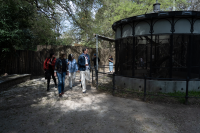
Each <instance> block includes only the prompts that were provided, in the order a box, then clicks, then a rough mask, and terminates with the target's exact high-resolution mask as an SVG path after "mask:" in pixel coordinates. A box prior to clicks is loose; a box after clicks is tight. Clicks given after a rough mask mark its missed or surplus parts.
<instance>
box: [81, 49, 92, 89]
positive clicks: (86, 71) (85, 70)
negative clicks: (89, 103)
mask: <svg viewBox="0 0 200 133" xmlns="http://www.w3.org/2000/svg"><path fill="white" fill-rule="evenodd" d="M82 51H83V53H82V54H81V55H80V56H79V57H78V65H79V70H80V75H81V84H82V92H83V93H86V84H87V80H90V56H89V55H88V54H87V53H88V49H87V48H83V49H82Z"/></svg>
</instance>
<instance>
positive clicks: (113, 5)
mask: <svg viewBox="0 0 200 133" xmlns="http://www.w3.org/2000/svg"><path fill="white" fill-rule="evenodd" d="M155 2H156V1H155V0H135V1H132V0H82V1H76V0H72V1H67V0H65V4H64V5H67V6H65V7H66V8H64V9H65V10H66V11H67V13H68V19H69V20H72V21H70V22H71V23H72V30H68V31H67V32H71V31H73V28H74V29H77V28H79V30H78V31H76V33H75V34H76V35H75V36H76V39H79V38H81V40H82V41H81V43H82V44H83V45H88V46H91V47H92V46H94V45H95V39H93V38H94V35H93V34H94V33H96V34H100V35H104V36H107V37H111V38H114V32H113V30H112V28H111V27H112V24H113V23H114V22H116V21H118V20H121V19H124V18H127V17H132V16H136V15H140V14H146V13H152V12H153V4H154V3H155ZM158 2H159V3H161V10H162V11H171V10H172V8H173V0H158ZM70 3H71V4H70ZM71 5H73V6H71ZM175 7H176V10H186V9H188V7H189V5H188V3H187V0H176V4H175ZM68 37H69V36H68ZM73 38H74V37H73ZM101 44H103V43H101ZM103 47H104V46H103Z"/></svg>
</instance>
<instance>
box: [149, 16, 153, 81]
mask: <svg viewBox="0 0 200 133" xmlns="http://www.w3.org/2000/svg"><path fill="white" fill-rule="evenodd" d="M150 32H151V51H150V74H149V76H150V78H151V77H152V45H153V18H151V30H150Z"/></svg>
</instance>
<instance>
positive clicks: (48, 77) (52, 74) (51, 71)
mask: <svg viewBox="0 0 200 133" xmlns="http://www.w3.org/2000/svg"><path fill="white" fill-rule="evenodd" d="M51 76H52V78H53V81H54V83H55V85H57V84H56V78H55V76H54V71H53V70H47V89H49V84H50V80H51Z"/></svg>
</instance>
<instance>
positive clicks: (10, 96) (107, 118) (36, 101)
mask: <svg viewBox="0 0 200 133" xmlns="http://www.w3.org/2000/svg"><path fill="white" fill-rule="evenodd" d="M67 85H68V83H67V81H66V89H68V88H69V87H68V86H67ZM87 88H88V91H87V93H86V94H83V93H81V89H80V84H76V87H74V88H73V90H72V91H71V90H66V92H65V94H64V96H63V97H62V98H59V97H58V92H57V89H56V88H54V87H53V84H52V86H51V90H50V92H46V81H45V80H44V79H41V78H39V79H35V80H31V81H27V82H25V83H22V84H19V85H17V86H15V87H13V88H11V89H9V90H7V91H4V92H0V133H1V132H3V133H22V132H27V133H32V132H35V133H41V132H45V133H49V132H50V133H57V132H59V133H60V132H63V133H79V132H80V133H85V132H89V133H94V132H95V133H96V132H97V133H129V132H130V133H132V132H136V133H161V132H164V133H165V132H166V133H168V132H169V133H175V132H177V133H178V132H185V133H198V132H200V107H195V106H186V105H169V104H150V103H145V102H142V101H136V100H131V99H124V98H119V97H113V96H111V95H108V94H104V93H98V92H97V91H96V90H95V89H94V88H92V87H91V86H87Z"/></svg>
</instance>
